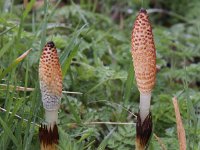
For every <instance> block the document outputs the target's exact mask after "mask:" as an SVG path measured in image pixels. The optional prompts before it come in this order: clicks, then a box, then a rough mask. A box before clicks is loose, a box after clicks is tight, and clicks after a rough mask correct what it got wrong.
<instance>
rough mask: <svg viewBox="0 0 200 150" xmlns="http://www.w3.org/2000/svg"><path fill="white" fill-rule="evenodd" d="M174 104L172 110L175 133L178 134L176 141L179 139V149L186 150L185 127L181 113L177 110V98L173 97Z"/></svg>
mask: <svg viewBox="0 0 200 150" xmlns="http://www.w3.org/2000/svg"><path fill="white" fill-rule="evenodd" d="M172 101H173V105H174V111H175V115H176V125H177V134H178V141H179V149H180V150H186V137H185V129H184V127H183V123H182V120H181V115H180V111H179V106H178V102H177V98H176V97H174V98H173V99H172Z"/></svg>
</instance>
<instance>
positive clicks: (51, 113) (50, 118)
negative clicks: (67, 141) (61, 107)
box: [45, 110, 58, 123]
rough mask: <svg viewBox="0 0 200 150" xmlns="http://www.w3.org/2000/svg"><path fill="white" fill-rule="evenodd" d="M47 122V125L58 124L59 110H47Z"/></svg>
mask: <svg viewBox="0 0 200 150" xmlns="http://www.w3.org/2000/svg"><path fill="white" fill-rule="evenodd" d="M45 121H46V122H47V123H57V122H58V110H45Z"/></svg>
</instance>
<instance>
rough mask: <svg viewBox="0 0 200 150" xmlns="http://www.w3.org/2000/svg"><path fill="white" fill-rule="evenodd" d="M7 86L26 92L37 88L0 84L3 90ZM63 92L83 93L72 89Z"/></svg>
mask: <svg viewBox="0 0 200 150" xmlns="http://www.w3.org/2000/svg"><path fill="white" fill-rule="evenodd" d="M7 86H9V89H11V90H13V89H14V88H15V90H16V91H26V92H32V91H34V90H35V88H30V87H23V86H14V85H7V84H0V87H3V90H6V89H7ZM62 93H63V94H76V95H82V94H83V93H81V92H71V91H62Z"/></svg>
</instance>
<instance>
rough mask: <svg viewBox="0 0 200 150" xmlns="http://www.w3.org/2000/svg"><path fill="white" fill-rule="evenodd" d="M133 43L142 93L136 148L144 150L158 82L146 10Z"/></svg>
mask: <svg viewBox="0 0 200 150" xmlns="http://www.w3.org/2000/svg"><path fill="white" fill-rule="evenodd" d="M131 42H132V51H131V52H132V58H133V65H134V71H135V78H136V82H137V86H138V89H139V91H140V104H139V113H138V116H137V125H136V148H137V149H138V150H143V149H145V147H146V146H147V143H148V141H149V139H150V136H151V133H152V118H151V113H150V103H151V94H152V90H153V87H154V85H155V80H156V50H155V45H154V40H153V34H152V28H151V24H150V22H149V18H148V15H147V12H146V10H145V9H141V10H140V12H139V14H138V16H137V17H136V20H135V23H134V26H133V31H132V41H131Z"/></svg>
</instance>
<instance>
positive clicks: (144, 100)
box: [139, 92, 151, 123]
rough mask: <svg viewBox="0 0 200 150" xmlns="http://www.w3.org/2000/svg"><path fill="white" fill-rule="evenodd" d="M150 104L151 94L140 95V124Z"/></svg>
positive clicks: (147, 112)
mask: <svg viewBox="0 0 200 150" xmlns="http://www.w3.org/2000/svg"><path fill="white" fill-rule="evenodd" d="M150 103H151V92H150V93H140V105H139V109H140V118H141V122H142V123H143V121H144V120H145V118H146V117H147V115H148V114H149V111H150Z"/></svg>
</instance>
